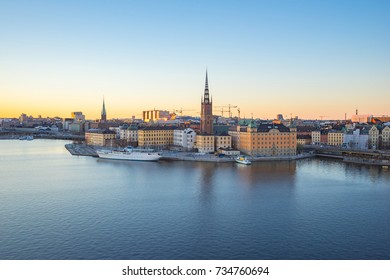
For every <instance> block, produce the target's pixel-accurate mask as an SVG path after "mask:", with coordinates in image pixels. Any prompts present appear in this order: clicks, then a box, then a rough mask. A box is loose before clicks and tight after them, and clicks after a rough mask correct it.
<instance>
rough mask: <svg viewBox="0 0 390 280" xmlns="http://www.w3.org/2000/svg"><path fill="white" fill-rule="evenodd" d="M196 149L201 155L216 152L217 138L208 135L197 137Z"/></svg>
mask: <svg viewBox="0 0 390 280" xmlns="http://www.w3.org/2000/svg"><path fill="white" fill-rule="evenodd" d="M195 147H196V148H197V149H198V151H199V152H200V153H211V152H214V151H215V136H214V135H208V134H199V135H196V144H195Z"/></svg>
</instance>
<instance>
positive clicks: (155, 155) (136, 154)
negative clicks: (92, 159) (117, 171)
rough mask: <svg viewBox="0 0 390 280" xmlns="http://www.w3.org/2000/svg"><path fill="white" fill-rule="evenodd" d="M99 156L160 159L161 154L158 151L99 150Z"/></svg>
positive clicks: (145, 159)
mask: <svg viewBox="0 0 390 280" xmlns="http://www.w3.org/2000/svg"><path fill="white" fill-rule="evenodd" d="M97 154H98V156H99V158H103V159H114V160H129V161H158V160H159V159H160V158H161V156H160V155H159V154H158V153H139V152H129V153H127V152H121V153H114V152H102V151H98V152H97Z"/></svg>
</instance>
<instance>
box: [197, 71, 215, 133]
mask: <svg viewBox="0 0 390 280" xmlns="http://www.w3.org/2000/svg"><path fill="white" fill-rule="evenodd" d="M200 132H201V133H202V134H208V135H213V104H212V101H211V98H210V95H209V81H208V77H207V69H206V82H205V87H204V96H203V100H202V104H201V114H200Z"/></svg>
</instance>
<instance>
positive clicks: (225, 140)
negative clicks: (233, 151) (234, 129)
mask: <svg viewBox="0 0 390 280" xmlns="http://www.w3.org/2000/svg"><path fill="white" fill-rule="evenodd" d="M214 139H215V150H218V149H220V148H222V149H229V148H231V147H232V137H231V136H230V135H228V134H227V133H222V134H220V135H215V136H214Z"/></svg>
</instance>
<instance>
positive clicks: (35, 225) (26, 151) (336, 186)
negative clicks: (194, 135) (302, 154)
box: [0, 140, 390, 259]
mask: <svg viewBox="0 0 390 280" xmlns="http://www.w3.org/2000/svg"><path fill="white" fill-rule="evenodd" d="M65 143H67V142H64V141H51V140H34V141H19V140H13V141H12V140H10V141H8V140H1V141H0V259H390V218H389V214H390V171H385V170H382V169H381V168H379V167H367V166H359V165H353V164H344V163H342V162H339V161H330V160H317V159H308V160H300V161H296V162H266V163H255V164H253V165H252V166H242V165H237V164H235V163H228V164H226V163H225V164H213V163H192V162H164V161H162V162H156V163H154V162H121V161H110V160H99V159H96V158H91V157H74V156H71V155H70V154H69V153H68V152H67V151H66V149H65V148H64V144H65Z"/></svg>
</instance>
